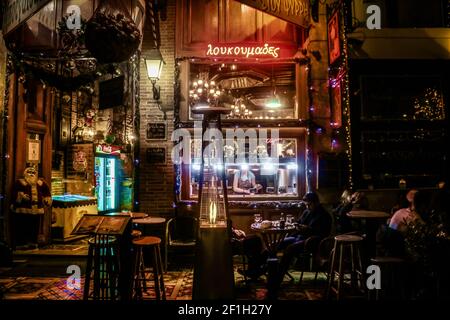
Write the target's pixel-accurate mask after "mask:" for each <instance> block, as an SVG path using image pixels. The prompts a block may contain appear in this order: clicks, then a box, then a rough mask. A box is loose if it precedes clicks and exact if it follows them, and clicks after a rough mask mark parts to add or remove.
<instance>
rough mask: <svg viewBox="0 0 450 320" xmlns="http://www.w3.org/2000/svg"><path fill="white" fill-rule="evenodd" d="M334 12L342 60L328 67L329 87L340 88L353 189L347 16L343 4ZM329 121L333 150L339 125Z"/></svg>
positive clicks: (350, 180) (346, 147)
mask: <svg viewBox="0 0 450 320" xmlns="http://www.w3.org/2000/svg"><path fill="white" fill-rule="evenodd" d="M335 10H339V15H340V19H339V21H340V29H341V31H342V32H341V34H342V60H341V62H340V63H339V65H338V66H333V67H331V66H330V67H329V68H328V70H329V79H328V80H329V86H330V87H331V88H335V87H337V86H340V87H341V94H342V124H343V131H344V132H343V136H344V140H345V141H344V145H345V155H346V158H347V163H348V187H349V188H350V189H352V188H353V165H352V139H351V126H352V124H351V116H350V79H349V67H348V60H349V58H348V55H349V51H348V41H347V25H346V19H345V18H346V17H347V15H348V8H347V6H346V4H345V1H344V3H342V2H340V3H339V4H338V6H337V7H336V8H335ZM333 121H334V120H333V119H331V120H330V127H331V128H332V133H331V148H332V150H335V149H336V147H337V144H338V143H337V137H338V136H339V135H340V133H341V129H340V128H339V124H337V123H335V122H333Z"/></svg>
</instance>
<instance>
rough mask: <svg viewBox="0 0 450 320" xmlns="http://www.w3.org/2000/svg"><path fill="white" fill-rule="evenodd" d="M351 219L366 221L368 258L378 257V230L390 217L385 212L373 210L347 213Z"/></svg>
mask: <svg viewBox="0 0 450 320" xmlns="http://www.w3.org/2000/svg"><path fill="white" fill-rule="evenodd" d="M347 216H348V217H349V218H351V219H360V220H364V221H365V225H366V232H367V253H366V256H367V258H369V259H370V258H372V257H375V256H376V253H377V239H376V237H377V230H378V227H379V225H380V224H381V223H382V222H383V221H386V220H387V219H388V218H389V217H390V215H389V214H388V213H386V212H383V211H371V210H353V211H350V212H349V213H347Z"/></svg>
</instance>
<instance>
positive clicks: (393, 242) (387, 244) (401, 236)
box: [382, 190, 429, 256]
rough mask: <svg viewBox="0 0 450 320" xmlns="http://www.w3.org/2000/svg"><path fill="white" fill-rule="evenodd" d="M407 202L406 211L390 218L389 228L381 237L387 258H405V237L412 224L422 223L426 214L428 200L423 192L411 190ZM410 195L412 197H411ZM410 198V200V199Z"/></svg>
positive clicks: (398, 212)
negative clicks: (409, 203) (409, 202)
mask: <svg viewBox="0 0 450 320" xmlns="http://www.w3.org/2000/svg"><path fill="white" fill-rule="evenodd" d="M412 191H413V192H411V194H410V197H409V199H408V200H411V205H410V208H408V210H404V211H400V210H399V211H397V212H396V213H395V214H394V216H393V217H392V218H391V221H390V223H389V227H388V228H387V230H386V233H385V234H384V237H383V241H382V243H383V247H384V253H385V255H387V256H405V255H406V254H407V252H406V249H405V236H406V235H407V233H408V230H409V229H410V226H411V224H412V223H414V222H418V223H424V220H425V219H426V216H427V214H428V210H429V208H428V205H429V199H428V197H427V195H426V194H425V193H424V192H419V191H417V190H412ZM411 195H412V196H411ZM411 198H412V199H411Z"/></svg>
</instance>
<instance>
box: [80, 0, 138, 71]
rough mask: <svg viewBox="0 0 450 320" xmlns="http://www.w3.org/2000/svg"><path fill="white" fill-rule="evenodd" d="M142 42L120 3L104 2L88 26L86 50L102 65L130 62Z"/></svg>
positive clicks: (134, 25)
mask: <svg viewBox="0 0 450 320" xmlns="http://www.w3.org/2000/svg"><path fill="white" fill-rule="evenodd" d="M140 42H141V33H140V31H139V29H138V28H137V27H136V24H135V23H134V22H133V20H132V19H131V17H130V15H129V13H128V10H127V9H126V8H124V7H123V4H121V2H120V1H103V2H102V3H101V4H100V6H99V9H98V10H97V12H96V13H95V14H94V15H93V17H92V18H91V19H90V20H89V21H88V23H87V25H86V31H85V45H86V48H87V49H88V50H89V51H90V52H91V54H92V55H93V56H94V57H95V58H96V59H97V60H98V62H100V63H113V62H122V61H125V60H128V59H129V58H130V57H131V56H132V55H133V54H134V53H135V52H136V50H137V49H138V48H139V44H140Z"/></svg>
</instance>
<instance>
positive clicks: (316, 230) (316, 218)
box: [298, 205, 331, 239]
mask: <svg viewBox="0 0 450 320" xmlns="http://www.w3.org/2000/svg"><path fill="white" fill-rule="evenodd" d="M298 223H299V224H303V225H307V226H309V228H310V229H309V230H308V233H307V234H304V235H302V236H301V238H304V239H306V238H308V237H310V236H318V237H319V238H321V239H322V238H326V237H328V236H329V234H330V232H331V216H330V214H329V213H328V212H327V211H326V210H325V209H324V208H323V207H322V206H321V205H318V206H317V207H316V208H315V209H314V210H312V211H311V210H309V209H306V210H305V212H304V213H303V214H302V216H301V217H300V219H299V220H298Z"/></svg>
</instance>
